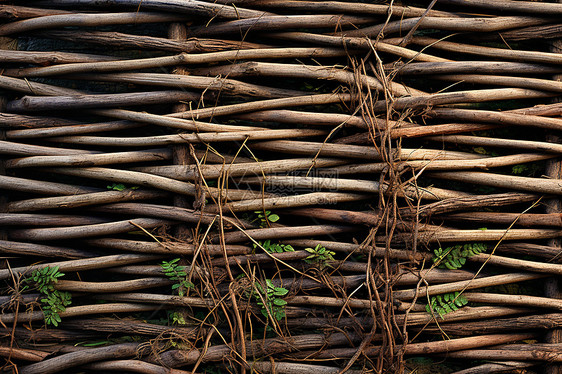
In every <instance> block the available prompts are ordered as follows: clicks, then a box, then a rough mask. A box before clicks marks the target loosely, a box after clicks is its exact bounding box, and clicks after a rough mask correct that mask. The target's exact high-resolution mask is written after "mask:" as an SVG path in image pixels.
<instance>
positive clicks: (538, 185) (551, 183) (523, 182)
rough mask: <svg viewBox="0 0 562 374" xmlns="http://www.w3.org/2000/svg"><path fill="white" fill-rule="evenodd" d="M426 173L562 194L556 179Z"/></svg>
mask: <svg viewBox="0 0 562 374" xmlns="http://www.w3.org/2000/svg"><path fill="white" fill-rule="evenodd" d="M427 175H428V176H431V177H434V178H438V179H446V180H454V181H459V182H464V183H474V184H480V185H486V186H490V187H496V188H506V189H513V190H519V191H527V192H532V193H535V194H545V195H562V182H560V181H559V180H557V179H541V178H531V177H520V176H514V175H503V174H494V173H484V172H478V171H459V172H431V173H427Z"/></svg>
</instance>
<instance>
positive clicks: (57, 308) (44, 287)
mask: <svg viewBox="0 0 562 374" xmlns="http://www.w3.org/2000/svg"><path fill="white" fill-rule="evenodd" d="M62 276H64V273H61V272H60V271H59V267H58V266H55V267H49V266H46V267H44V268H40V269H36V270H34V271H33V272H32V273H31V276H30V277H28V278H26V279H25V280H24V281H25V283H28V284H31V285H32V287H33V288H34V289H36V290H37V291H39V292H40V293H42V294H44V295H45V297H44V298H42V299H41V300H40V301H41V309H42V310H43V314H44V316H45V323H46V324H47V325H53V326H55V327H56V326H58V325H59V322H61V318H60V315H59V313H61V312H64V311H65V310H66V307H67V306H69V305H70V304H72V295H71V294H70V293H69V292H62V291H59V290H56V289H55V283H57V282H58V279H59V278H60V277H62Z"/></svg>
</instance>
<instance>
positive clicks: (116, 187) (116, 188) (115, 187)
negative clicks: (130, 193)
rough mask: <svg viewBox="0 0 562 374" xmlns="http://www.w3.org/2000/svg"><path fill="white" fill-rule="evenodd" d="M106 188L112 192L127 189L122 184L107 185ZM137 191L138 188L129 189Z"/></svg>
mask: <svg viewBox="0 0 562 374" xmlns="http://www.w3.org/2000/svg"><path fill="white" fill-rule="evenodd" d="M107 188H108V189H109V190H113V191H123V190H126V189H127V187H126V186H125V185H124V184H123V183H112V184H110V185H108V186H107ZM138 189H139V187H138V186H133V187H131V190H138Z"/></svg>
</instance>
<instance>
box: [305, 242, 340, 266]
mask: <svg viewBox="0 0 562 374" xmlns="http://www.w3.org/2000/svg"><path fill="white" fill-rule="evenodd" d="M304 250H305V251H307V252H308V253H310V255H309V256H308V257H306V258H305V259H304V261H305V262H307V263H309V264H314V263H317V264H320V265H321V266H326V265H327V264H326V263H327V262H329V261H334V255H335V254H336V252H333V251H329V250H327V249H326V248H325V247H323V246H322V245H320V244H318V245H316V247H314V248H305V249H304Z"/></svg>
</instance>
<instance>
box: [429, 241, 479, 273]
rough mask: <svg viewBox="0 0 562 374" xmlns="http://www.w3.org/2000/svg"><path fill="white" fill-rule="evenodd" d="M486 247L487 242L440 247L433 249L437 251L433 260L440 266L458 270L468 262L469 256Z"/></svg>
mask: <svg viewBox="0 0 562 374" xmlns="http://www.w3.org/2000/svg"><path fill="white" fill-rule="evenodd" d="M486 249H487V248H486V244H482V243H473V244H465V245H460V244H457V245H455V246H452V247H447V248H445V249H443V248H439V249H436V250H434V251H433V252H434V253H435V257H433V262H434V263H435V264H437V265H438V266H439V267H440V268H443V269H445V268H446V269H451V270H456V269H460V268H461V267H462V266H463V265H464V264H465V263H466V259H467V258H469V257H471V256H474V255H477V254H479V253H482V252H485V251H486Z"/></svg>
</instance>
